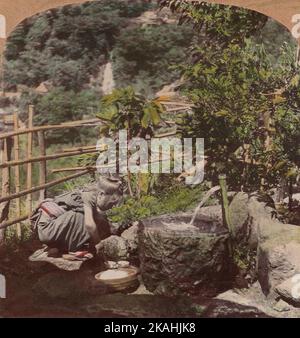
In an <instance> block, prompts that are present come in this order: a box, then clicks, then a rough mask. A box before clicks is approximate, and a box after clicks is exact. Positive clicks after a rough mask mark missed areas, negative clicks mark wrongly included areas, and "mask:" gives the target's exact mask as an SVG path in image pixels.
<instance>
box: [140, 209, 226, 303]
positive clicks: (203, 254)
mask: <svg viewBox="0 0 300 338" xmlns="http://www.w3.org/2000/svg"><path fill="white" fill-rule="evenodd" d="M190 220H191V215H186V214H177V215H172V216H160V217H153V218H150V219H147V220H144V221H143V222H142V224H141V225H140V231H139V245H140V248H139V252H140V262H141V274H142V278H143V281H144V284H145V286H146V287H147V289H148V290H150V291H151V292H154V293H155V294H162V295H170V296H171V295H179V294H199V293H202V294H207V295H208V294H209V295H211V294H215V293H216V292H217V291H218V290H220V289H221V288H222V287H224V284H225V282H226V279H229V278H230V277H229V262H228V256H229V255H228V232H227V230H226V229H224V228H222V226H221V225H220V223H219V221H218V220H216V219H210V218H207V217H202V218H198V219H197V221H196V226H192V225H189V221H190Z"/></svg>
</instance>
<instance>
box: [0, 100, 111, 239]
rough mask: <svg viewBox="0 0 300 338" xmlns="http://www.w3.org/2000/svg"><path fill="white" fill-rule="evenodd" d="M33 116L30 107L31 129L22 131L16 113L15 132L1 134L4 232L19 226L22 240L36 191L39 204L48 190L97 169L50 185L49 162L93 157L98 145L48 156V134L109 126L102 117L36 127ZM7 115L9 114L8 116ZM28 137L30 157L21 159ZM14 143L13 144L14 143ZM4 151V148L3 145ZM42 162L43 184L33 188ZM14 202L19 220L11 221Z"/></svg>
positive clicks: (0, 202) (0, 209) (0, 214)
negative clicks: (23, 211)
mask: <svg viewBox="0 0 300 338" xmlns="http://www.w3.org/2000/svg"><path fill="white" fill-rule="evenodd" d="M33 115H34V107H33V106H29V111H28V125H27V128H22V129H19V117H18V113H17V112H15V113H14V114H13V116H12V117H13V118H12V123H9V124H10V125H13V131H11V132H6V133H1V134H0V144H1V142H2V144H3V150H2V153H3V154H4V155H3V156H2V163H1V164H0V169H1V170H2V193H1V196H0V220H1V222H0V231H2V230H3V229H6V228H7V227H10V226H12V225H15V224H16V225H17V227H16V230H17V236H18V237H19V238H21V237H22V229H21V222H23V221H26V220H28V218H29V217H30V214H31V212H32V197H31V196H32V194H33V193H34V192H38V191H40V196H39V201H42V200H43V199H45V197H46V189H48V188H51V187H54V186H56V185H58V184H61V183H64V182H66V181H69V180H72V179H75V178H78V177H81V176H83V175H86V174H88V173H90V172H92V171H94V170H95V169H92V167H83V168H82V170H80V171H79V172H77V173H74V174H72V175H69V176H66V177H63V178H60V179H56V180H53V181H51V182H47V167H46V164H47V161H49V160H55V159H58V158H66V157H71V156H76V155H82V154H92V153H96V152H97V150H96V145H95V146H82V147H77V148H71V149H65V150H63V152H62V153H57V154H50V155H47V154H46V144H45V135H44V134H45V132H46V131H51V130H57V129H65V128H77V127H86V126H99V125H103V124H105V123H106V121H105V120H100V119H99V118H94V119H87V120H79V121H71V122H66V123H61V124H57V125H45V126H34V125H33ZM5 116H6V115H5ZM33 133H37V136H38V145H39V156H37V157H33V156H32V154H33ZM25 134H27V135H28V136H27V150H26V158H25V159H20V140H19V136H20V135H25ZM12 141H13V142H12ZM8 144H13V154H14V158H13V160H12V159H11V158H10V152H11V151H9V149H11V147H10V148H9V149H8ZM0 150H1V146H0ZM35 162H38V163H39V183H38V184H39V185H38V186H35V187H33V186H32V164H33V163H35ZM24 164H26V165H27V168H26V176H27V180H26V190H23V191H21V187H20V166H21V165H24ZM11 167H15V169H14V187H15V189H14V192H13V193H12V191H11V189H10V188H11V186H10V183H11V172H10V168H11ZM23 196H27V199H26V215H21V201H20V198H21V197H23ZM12 200H16V204H15V215H16V219H14V220H8V212H7V210H8V206H9V203H10V202H11V201H12Z"/></svg>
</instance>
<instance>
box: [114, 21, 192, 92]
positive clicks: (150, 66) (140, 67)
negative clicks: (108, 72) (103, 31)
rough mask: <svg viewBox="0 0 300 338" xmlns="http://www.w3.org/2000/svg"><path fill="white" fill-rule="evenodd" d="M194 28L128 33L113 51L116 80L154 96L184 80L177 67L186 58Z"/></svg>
mask: <svg viewBox="0 0 300 338" xmlns="http://www.w3.org/2000/svg"><path fill="white" fill-rule="evenodd" d="M193 36H194V34H193V30H192V27H191V26H189V25H187V26H177V25H175V24H171V25H162V26H149V27H144V28H140V27H138V28H133V29H129V30H125V31H124V32H123V33H122V34H121V35H120V37H119V38H118V41H117V43H116V46H115V48H114V50H113V61H114V65H115V66H114V68H115V79H116V81H117V83H118V85H119V86H122V87H123V86H128V85H131V86H133V87H134V88H135V89H136V90H137V91H138V92H140V93H143V94H145V95H147V96H149V95H153V94H154V93H155V92H157V91H158V90H160V89H161V88H162V87H163V85H165V84H170V83H172V82H173V81H175V80H177V79H178V78H179V76H180V74H179V72H178V71H177V70H176V68H175V67H174V65H177V64H179V63H181V62H183V60H184V59H185V57H186V54H187V48H188V47H189V46H190V44H191V41H192V39H193Z"/></svg>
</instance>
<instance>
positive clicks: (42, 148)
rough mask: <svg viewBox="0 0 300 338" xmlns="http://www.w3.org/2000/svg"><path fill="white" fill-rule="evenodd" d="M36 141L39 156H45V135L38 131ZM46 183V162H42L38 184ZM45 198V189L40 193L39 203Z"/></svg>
mask: <svg viewBox="0 0 300 338" xmlns="http://www.w3.org/2000/svg"><path fill="white" fill-rule="evenodd" d="M38 140H39V148H40V156H42V157H45V156H46V144H45V134H44V132H43V131H38ZM46 181H47V161H46V160H42V161H40V163H39V184H40V185H44V184H46ZM45 198H46V189H43V190H41V191H40V202H42V201H43V200H44V199H45Z"/></svg>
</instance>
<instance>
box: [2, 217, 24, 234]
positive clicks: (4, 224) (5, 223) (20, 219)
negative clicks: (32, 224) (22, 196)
mask: <svg viewBox="0 0 300 338" xmlns="http://www.w3.org/2000/svg"><path fill="white" fill-rule="evenodd" d="M29 217H30V215H26V216H21V217H18V218H17V219H14V220H12V221H8V222H4V223H2V224H0V231H1V230H2V231H3V230H5V229H6V228H8V227H10V226H12V225H15V224H20V222H24V221H26V220H27V219H28V218H29Z"/></svg>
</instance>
